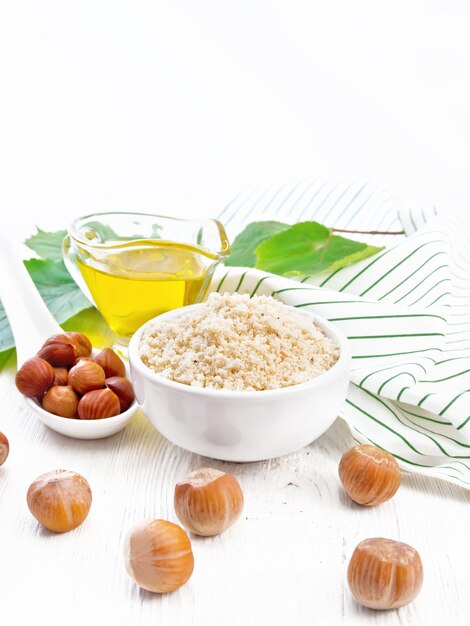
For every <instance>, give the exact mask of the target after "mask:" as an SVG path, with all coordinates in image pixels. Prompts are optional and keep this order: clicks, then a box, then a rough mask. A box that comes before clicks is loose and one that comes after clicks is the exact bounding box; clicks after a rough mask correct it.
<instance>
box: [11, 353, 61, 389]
mask: <svg viewBox="0 0 470 626" xmlns="http://www.w3.org/2000/svg"><path fill="white" fill-rule="evenodd" d="M54 378H55V372H54V368H53V367H52V365H50V363H48V362H47V361H45V360H44V359H41V358H40V357H38V356H33V357H32V358H31V359H28V360H27V361H25V362H24V363H23V365H22V366H21V367H20V369H19V370H18V371H17V372H16V377H15V383H16V387H17V388H18V390H19V391H20V392H21V393H22V394H23V395H25V396H27V397H28V398H41V397H42V396H43V395H44V394H45V393H46V391H47V390H48V389H49V387H51V386H52V384H53V383H54Z"/></svg>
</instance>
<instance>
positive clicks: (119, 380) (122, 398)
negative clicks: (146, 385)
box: [105, 376, 135, 413]
mask: <svg viewBox="0 0 470 626" xmlns="http://www.w3.org/2000/svg"><path fill="white" fill-rule="evenodd" d="M105 384H106V387H108V389H111V391H114V393H115V394H116V395H117V397H118V398H119V402H120V404H121V413H122V412H123V411H127V409H128V408H129V407H130V406H131V404H132V403H133V402H134V398H135V394H134V387H133V386H132V383H131V381H130V380H129V379H128V378H123V377H122V376H112V377H111V378H107V379H106V381H105Z"/></svg>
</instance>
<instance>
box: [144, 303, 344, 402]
mask: <svg viewBox="0 0 470 626" xmlns="http://www.w3.org/2000/svg"><path fill="white" fill-rule="evenodd" d="M139 353H140V358H141V359H142V361H143V362H144V363H145V365H146V366H147V367H149V368H150V369H151V370H153V371H154V372H156V373H157V374H159V375H160V376H164V377H165V378H169V379H170V380H174V381H177V382H179V383H184V384H186V385H192V386H194V387H206V388H210V389H231V390H237V391H261V390H264V389H277V388H279V387H289V386H291V385H296V384H298V383H304V382H306V381H308V380H311V379H312V378H315V377H316V376H318V375H319V374H321V373H323V372H325V371H326V370H328V369H330V368H331V367H332V366H333V365H334V364H335V363H336V361H337V360H338V357H339V348H338V346H337V345H336V343H335V342H334V341H333V340H332V339H330V338H329V337H327V336H326V335H325V334H324V333H323V331H322V330H321V329H320V328H319V327H318V326H317V325H316V324H315V323H314V321H313V320H312V319H311V318H310V317H307V316H306V315H303V314H302V313H300V312H297V311H294V310H292V309H290V308H289V307H287V306H286V305H285V304H282V303H281V302H279V301H278V300H275V299H274V298H272V297H271V296H255V297H253V298H250V297H249V296H248V295H242V294H238V293H235V294H227V293H226V294H223V295H221V294H218V293H213V294H211V295H210V296H209V298H208V299H207V301H206V302H205V303H204V304H203V305H202V306H200V307H197V309H196V310H195V311H191V312H188V313H186V314H185V315H182V316H181V317H178V318H175V319H173V320H168V321H165V320H162V321H161V322H158V321H157V322H155V323H153V324H152V325H150V326H149V327H148V328H147V329H146V331H145V332H144V334H143V335H142V338H141V342H140V346H139Z"/></svg>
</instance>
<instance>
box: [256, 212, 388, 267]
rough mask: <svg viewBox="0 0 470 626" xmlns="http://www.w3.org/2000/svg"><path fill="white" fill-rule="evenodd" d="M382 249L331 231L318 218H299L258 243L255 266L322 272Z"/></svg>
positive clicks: (350, 263)
mask: <svg viewBox="0 0 470 626" xmlns="http://www.w3.org/2000/svg"><path fill="white" fill-rule="evenodd" d="M382 249H383V248H377V247H375V246H370V245H367V244H366V243H362V242H360V241H354V240H352V239H346V238H345V237H340V236H339V235H335V234H333V232H332V231H331V230H330V229H329V228H327V227H326V226H323V225H322V224H319V223H318V222H299V223H298V224H294V225H293V226H290V227H289V228H287V229H285V230H283V231H282V232H279V233H277V234H275V235H272V236H271V237H269V239H266V240H265V241H263V242H262V243H260V244H259V245H258V247H257V248H256V251H255V254H256V265H255V267H256V268H257V269H260V270H264V271H266V272H272V273H273V274H280V275H281V276H282V275H284V276H285V275H291V276H292V275H313V274H322V273H323V272H328V271H330V272H333V271H335V270H338V269H341V268H343V267H346V266H348V265H352V264H353V263H357V262H358V261H362V259H365V258H367V257H369V256H371V255H373V254H376V253H377V252H380V250H382Z"/></svg>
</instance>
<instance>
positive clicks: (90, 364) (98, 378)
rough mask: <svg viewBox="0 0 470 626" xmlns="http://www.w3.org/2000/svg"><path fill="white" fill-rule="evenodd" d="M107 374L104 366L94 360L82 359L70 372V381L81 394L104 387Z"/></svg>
mask: <svg viewBox="0 0 470 626" xmlns="http://www.w3.org/2000/svg"><path fill="white" fill-rule="evenodd" d="M104 382H105V375H104V371H103V368H102V367H100V366H99V365H98V363H95V362H94V361H87V360H85V359H83V358H82V359H80V361H79V362H78V363H77V364H76V365H74V366H73V367H72V369H71V370H70V372H69V378H68V383H69V385H70V386H71V387H72V388H73V389H74V390H75V391H76V392H77V393H79V394H81V395H82V394H85V393H87V392H88V391H93V390H94V389H102V388H103V387H104Z"/></svg>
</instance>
